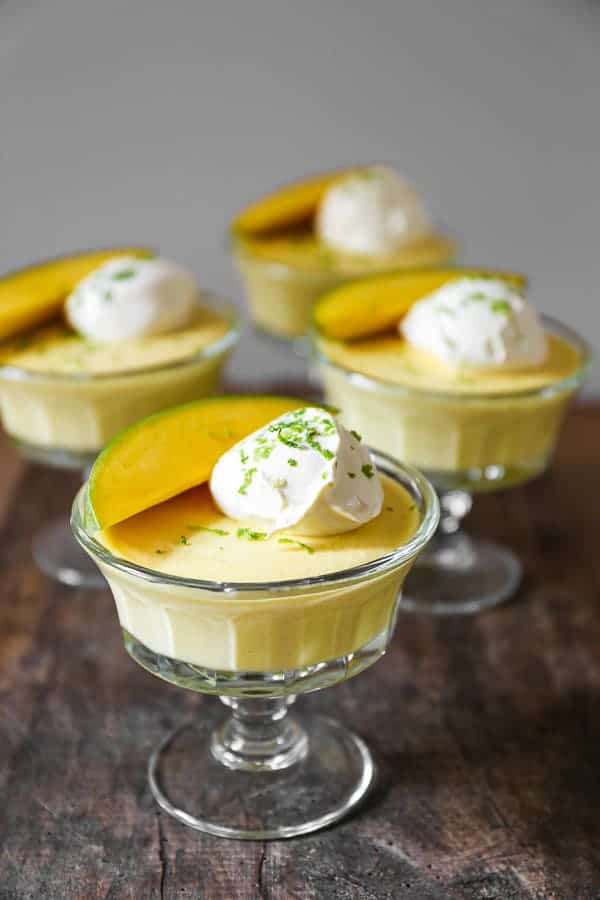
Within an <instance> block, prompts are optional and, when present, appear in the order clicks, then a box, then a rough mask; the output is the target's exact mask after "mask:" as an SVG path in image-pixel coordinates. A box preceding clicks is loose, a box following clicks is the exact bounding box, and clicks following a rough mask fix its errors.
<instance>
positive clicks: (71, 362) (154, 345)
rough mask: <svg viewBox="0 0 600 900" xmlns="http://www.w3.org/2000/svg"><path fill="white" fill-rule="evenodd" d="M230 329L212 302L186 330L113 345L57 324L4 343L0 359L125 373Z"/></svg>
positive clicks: (185, 355)
mask: <svg viewBox="0 0 600 900" xmlns="http://www.w3.org/2000/svg"><path fill="white" fill-rule="evenodd" d="M227 331H228V323H227V321H226V320H225V319H224V318H223V316H221V315H219V314H218V313H217V312H215V311H214V310H211V309H209V308H208V307H206V308H205V309H202V310H199V312H198V315H197V316H196V320H195V321H194V322H193V323H192V324H191V325H190V327H189V328H186V329H185V331H180V332H174V333H171V334H164V335H157V336H155V337H147V338H143V339H139V340H130V341H122V342H118V343H113V344H97V343H93V342H92V341H90V340H87V339H86V338H83V337H80V336H79V335H78V334H76V333H74V332H73V331H71V330H70V329H68V328H66V327H65V326H62V325H54V326H48V327H46V328H44V329H40V330H39V331H36V332H34V333H32V334H29V335H25V336H24V337H21V338H17V339H16V340H14V341H11V342H5V343H4V344H1V345H0V364H2V365H8V366H14V367H15V368H18V369H22V370H23V371H25V372H29V373H32V374H40V375H44V374H45V375H66V376H68V375H113V374H115V373H118V374H119V375H121V374H126V373H130V372H139V371H140V370H141V369H155V368H158V367H161V366H169V365H172V364H176V363H179V362H181V361H182V360H185V359H189V358H191V357H193V356H195V355H196V354H198V353H199V352H201V351H202V350H204V349H205V348H206V347H209V346H210V345H211V344H216V343H217V342H219V341H220V340H222V338H223V337H225V335H226V334H227Z"/></svg>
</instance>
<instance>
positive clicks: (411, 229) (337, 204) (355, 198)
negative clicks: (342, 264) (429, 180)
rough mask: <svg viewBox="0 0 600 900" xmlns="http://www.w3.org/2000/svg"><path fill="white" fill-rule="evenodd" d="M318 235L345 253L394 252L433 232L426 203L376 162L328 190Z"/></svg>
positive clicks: (370, 253)
mask: <svg viewBox="0 0 600 900" xmlns="http://www.w3.org/2000/svg"><path fill="white" fill-rule="evenodd" d="M316 228H317V235H318V237H319V238H320V239H321V240H322V241H323V243H325V244H327V245H328V246H329V247H332V248H333V249H335V250H339V251H340V252H342V253H361V254H365V255H367V256H388V255H391V254H393V253H395V252H396V251H398V250H400V249H401V248H402V247H403V246H405V245H406V244H410V243H411V242H412V241H414V240H417V239H419V238H420V237H422V236H423V234H425V233H426V232H428V231H429V230H430V221H429V217H428V215H427V211H426V209H425V206H424V205H423V201H422V199H421V197H420V195H419V193H418V192H417V191H416V190H415V188H414V187H413V186H412V185H411V184H410V183H409V182H408V181H406V180H405V179H404V178H402V177H401V176H400V175H398V173H397V172H395V171H394V170H393V169H391V168H389V167H387V166H373V167H372V168H370V169H365V170H364V171H363V172H357V173H354V174H352V175H348V176H347V177H345V178H340V179H339V181H336V182H334V184H332V186H331V187H330V188H329V189H328V190H327V191H326V192H325V195H324V197H323V199H322V201H321V204H320V207H319V209H318V212H317V220H316Z"/></svg>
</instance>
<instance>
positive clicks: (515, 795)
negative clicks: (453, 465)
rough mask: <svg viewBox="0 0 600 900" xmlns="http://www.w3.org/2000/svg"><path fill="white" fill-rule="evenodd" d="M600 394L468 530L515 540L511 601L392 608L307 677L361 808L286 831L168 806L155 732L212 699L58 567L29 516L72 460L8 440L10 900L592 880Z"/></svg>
mask: <svg viewBox="0 0 600 900" xmlns="http://www.w3.org/2000/svg"><path fill="white" fill-rule="evenodd" d="M599 458H600V408H598V407H593V406H587V407H580V408H577V409H575V410H574V411H573V413H572V414H571V416H570V418H569V420H568V422H567V425H566V427H565V430H564V433H563V438H562V440H561V444H560V448H559V452H558V458H557V461H556V465H555V466H554V468H553V470H552V471H551V472H550V473H548V474H547V475H545V476H544V477H543V478H541V479H539V480H537V481H535V482H532V483H531V484H529V485H527V486H526V487H523V488H520V489H516V490H512V491H507V492H505V493H499V494H497V495H490V496H487V497H484V498H482V499H480V500H478V501H477V503H476V505H475V511H474V513H473V514H472V516H471V518H470V522H469V525H470V528H471V530H473V531H475V532H477V533H479V534H482V535H486V536H488V537H491V538H493V539H497V540H499V541H503V542H505V543H507V544H508V545H510V546H511V547H512V548H513V549H514V550H515V551H516V552H517V553H518V554H519V555H520V556H521V558H522V559H523V560H524V563H525V570H526V580H525V584H524V586H523V588H522V590H521V591H520V593H519V596H518V597H517V598H516V599H515V600H514V602H512V603H510V604H508V605H506V606H504V607H501V608H500V609H497V610H495V611H492V612H488V613H485V614H484V615H480V616H477V617H474V618H460V619H458V618H457V619H451V620H448V621H444V620H434V619H431V618H428V617H425V616H422V617H418V616H410V615H402V616H401V617H400V619H399V623H398V628H397V632H396V636H395V639H394V641H393V645H392V647H391V650H390V652H389V653H388V655H387V656H386V657H385V658H384V659H383V660H382V661H381V662H380V663H379V664H378V665H376V666H375V667H374V668H373V669H371V670H370V671H369V672H367V673H365V674H363V675H362V676H361V677H359V678H357V679H356V680H355V681H352V682H349V683H347V684H344V685H341V686H339V687H337V688H334V689H330V690H328V691H324V692H323V693H322V694H316V695H313V696H311V697H308V698H305V699H304V700H302V701H301V702H302V703H303V704H304V705H305V706H306V707H308V708H312V709H319V710H324V711H328V712H332V713H334V714H335V715H337V716H339V717H341V718H342V719H343V720H344V721H345V722H346V723H347V724H348V725H349V726H351V727H353V728H355V729H356V730H357V731H358V732H359V733H360V734H362V735H363V736H364V737H365V738H366V739H367V741H368V743H369V745H370V746H371V748H372V749H373V751H374V752H375V755H376V758H377V761H378V764H379V767H380V772H381V778H380V782H379V785H378V788H377V790H376V792H375V794H374V795H373V797H372V798H371V800H370V801H369V803H368V805H367V806H366V807H365V808H364V809H363V810H362V811H361V812H360V813H359V814H358V815H356V816H355V817H354V818H352V819H350V820H348V821H347V822H345V823H343V824H342V825H339V826H338V827H336V828H333V829H331V830H329V831H326V832H323V833H320V834H317V835H314V836H312V837H307V838H303V839H297V840H294V841H290V842H279V843H270V844H246V843H241V842H240V843H237V842H229V841H219V840H216V839H213V838H209V837H203V836H201V835H199V834H197V833H194V832H192V831H189V830H187V829H186V828H184V827H183V826H180V825H178V824H177V823H175V822H174V821H172V820H170V819H169V818H168V817H167V816H165V815H164V814H161V813H159V812H158V811H157V809H156V807H155V806H154V803H153V801H152V799H151V797H150V794H149V789H148V787H147V782H146V761H147V757H148V755H149V753H150V750H151V749H152V748H153V746H154V745H155V744H156V743H157V742H158V740H159V738H160V737H161V736H162V735H163V734H164V733H165V731H166V730H167V729H168V728H169V727H171V726H172V725H174V724H175V723H176V722H177V721H178V720H179V719H181V718H182V717H184V716H186V715H189V713H190V712H191V711H193V710H197V711H200V710H201V708H202V706H203V704H206V703H215V702H216V701H214V700H210V699H205V698H202V697H198V696H195V695H192V694H188V693H186V692H183V691H178V690H177V689H175V688H173V687H170V686H168V685H166V684H163V683H161V682H159V681H157V680H155V679H152V678H151V677H150V676H149V675H147V674H146V673H144V672H143V671H142V670H140V669H138V668H137V667H136V666H135V664H134V663H133V662H131V661H130V660H129V659H128V657H127V656H126V655H125V653H124V651H123V650H122V647H121V639H120V634H119V631H118V628H117V622H116V617H115V615H114V611H113V608H112V600H111V597H110V595H109V594H108V592H103V591H98V592H92V593H84V592H80V591H74V590H69V589H66V588H62V587H60V586H58V585H55V584H53V583H51V582H50V581H48V580H47V579H45V578H44V577H43V576H42V575H41V574H39V573H38V572H37V571H36V570H35V569H34V567H33V565H32V562H31V558H30V539H31V534H32V532H33V530H34V529H35V527H36V526H37V525H38V523H39V522H40V521H41V520H42V519H45V518H48V517H50V516H52V515H58V514H60V513H62V512H66V509H67V506H68V504H69V501H70V498H71V496H72V495H73V493H74V490H75V488H76V485H77V480H76V478H74V477H71V476H69V475H65V474H61V473H56V472H51V471H49V470H44V469H41V468H34V467H27V466H25V465H24V464H22V463H20V462H19V461H18V460H16V458H15V456H14V452H13V450H12V449H11V448H10V447H9V446H8V445H7V444H2V446H1V447H0V466H1V467H2V468H1V471H2V475H3V477H2V479H1V481H2V484H1V486H0V522H1V527H2V535H1V540H0V577H1V579H2V603H1V608H0V616H1V627H0V716H1V718H0V730H1V733H0V759H1V763H2V765H1V768H0V779H1V788H2V794H1V798H2V802H1V803H0V839H1V845H2V849H1V866H0V872H1V877H0V898H2V900H5V898H6V900H8V898H11V900H12V898H44V900H46V898H47V900H62V898H66V900H71V898H81V900H100V898H103V900H145V898H149V900H150V898H152V900H154V898H156V900H158V898H163V900H175V898H177V900H197V898H207V900H238V898H239V900H259V898H260V900H294V898H296V900H319V898H339V900H383V898H390V900H391V898H394V900H396V898H398V900H416V898H419V900H458V898H461V900H462V898H465V900H476V898H477V900H484V898H485V900H534V898H535V900H542V898H543V900H594V898H596V900H597V898H600V775H599V762H600V615H599V610H598V600H599V590H598V588H599V583H600V545H599V543H598V535H599V534H600V504H599V499H600V467H599V465H598V459H599Z"/></svg>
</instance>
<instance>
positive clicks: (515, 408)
mask: <svg viewBox="0 0 600 900" xmlns="http://www.w3.org/2000/svg"><path fill="white" fill-rule="evenodd" d="M543 322H544V326H545V328H546V330H547V331H549V332H551V333H553V334H556V335H558V336H559V337H562V338H563V339H564V340H566V341H568V342H569V343H571V344H573V345H574V346H575V347H576V348H577V349H578V350H579V354H580V365H579V368H578V369H577V371H575V372H574V373H573V374H572V375H571V376H569V377H568V378H563V379H561V380H557V381H556V382H554V383H552V384H549V385H547V386H546V387H544V388H541V389H538V390H533V391H521V392H517V391H515V392H514V393H511V394H490V393H480V394H478V393H477V392H474V391H473V392H472V391H469V393H468V394H467V393H460V394H459V393H447V394H444V393H439V392H433V391H429V390H419V389H417V388H412V387H410V388H409V387H404V386H402V385H400V384H395V383H392V382H387V381H383V380H380V379H377V378H372V377H369V376H367V375H363V374H361V373H360V372H355V371H352V370H350V369H347V368H345V367H343V366H341V365H339V364H338V363H336V362H334V361H333V360H331V359H329V358H328V357H327V354H326V351H325V350H324V349H323V347H322V345H320V344H319V341H318V338H316V342H315V362H316V368H317V373H318V377H319V379H320V381H321V383H322V385H323V387H324V391H325V399H326V401H327V402H328V403H331V404H332V405H333V406H336V407H338V408H339V409H341V410H342V413H341V418H342V419H344V418H345V419H347V421H348V422H351V423H352V427H353V428H356V429H357V430H358V431H360V432H361V434H362V435H363V436H364V437H365V439H366V440H367V441H368V443H369V444H371V445H372V446H374V447H380V448H382V449H384V450H386V451H388V452H390V453H393V454H394V455H395V456H396V457H398V458H399V459H402V460H403V461H406V462H408V463H411V464H412V465H415V466H418V467H419V468H420V469H421V470H422V471H423V472H425V474H426V475H427V477H428V478H429V479H430V481H431V482H432V484H433V485H434V486H435V487H436V489H437V491H438V493H439V497H440V505H441V519H440V525H439V528H438V531H437V534H436V536H435V538H434V540H433V541H432V542H431V544H430V545H429V547H428V548H427V551H426V552H425V553H424V554H423V555H422V556H421V557H420V559H419V564H418V566H417V567H416V568H415V570H414V572H413V573H412V574H411V577H410V580H409V582H408V584H407V590H406V592H405V593H404V595H403V598H402V606H403V608H405V609H409V610H416V611H422V612H428V613H434V614H437V615H448V614H456V613H474V612H478V611H479V610H482V609H485V608H487V607H492V606H495V605H496V604H497V603H500V602H501V601H502V600H505V599H506V598H508V597H509V596H511V595H512V594H513V593H514V591H515V590H516V588H517V587H518V585H519V582H520V580H521V575H522V569H521V563H520V562H519V560H518V559H517V558H516V557H515V556H514V554H513V553H512V552H511V551H510V550H508V549H507V548H505V547H499V546H497V545H496V544H493V543H491V542H489V541H483V540H480V539H478V538H471V537H470V536H469V535H467V534H466V533H465V532H464V531H463V530H462V520H463V518H464V517H465V516H466V515H467V513H468V512H469V510H470V509H471V506H472V496H471V495H472V494H473V493H478V492H481V491H496V490H500V489H501V488H507V487H512V486H513V485H517V484H520V483H522V482H525V481H528V480H529V479H531V478H534V477H535V476H536V475H539V474H540V473H541V472H543V471H544V470H545V469H546V468H547V467H548V465H549V463H550V460H551V458H552V454H553V452H554V448H555V446H556V441H557V438H558V434H559V430H560V426H561V423H562V420H563V416H564V413H565V411H566V408H567V404H568V402H569V400H570V399H571V397H572V396H573V394H574V393H575V391H576V390H577V388H578V387H579V385H580V384H581V382H582V381H583V378H584V375H585V372H586V371H587V368H588V365H589V362H590V348H589V346H588V344H587V343H586V342H585V341H584V340H583V339H582V338H581V337H580V336H579V335H577V334H576V333H575V332H574V331H572V330H571V329H570V328H567V326H566V325H562V324H561V323H560V322H557V321H555V320H554V319H551V318H549V317H547V316H544V317H543Z"/></svg>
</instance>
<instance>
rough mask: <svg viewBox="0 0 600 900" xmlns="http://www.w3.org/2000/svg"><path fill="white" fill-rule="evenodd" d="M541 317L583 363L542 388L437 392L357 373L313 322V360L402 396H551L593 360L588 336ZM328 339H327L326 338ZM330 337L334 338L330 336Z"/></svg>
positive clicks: (469, 399) (573, 383)
mask: <svg viewBox="0 0 600 900" xmlns="http://www.w3.org/2000/svg"><path fill="white" fill-rule="evenodd" d="M541 319H542V322H543V323H544V325H545V326H546V329H547V330H549V331H550V332H551V333H553V334H558V335H559V336H562V337H565V338H566V339H567V340H569V341H570V342H571V343H573V344H575V345H576V347H577V349H578V351H579V353H580V364H579V366H578V367H577V369H576V370H575V371H574V372H573V373H571V374H570V375H567V376H566V377H564V378H560V379H558V380H557V381H554V382H551V383H549V384H545V385H543V386H542V387H537V388H524V389H522V390H519V389H516V390H514V391H498V392H494V391H469V392H468V393H466V392H461V391H436V390H430V389H428V388H419V387H413V386H410V387H409V386H407V385H403V384H398V383H396V382H393V381H386V380H385V379H384V378H377V377H376V376H374V375H366V374H365V373H363V372H357V371H356V370H355V369H350V368H348V367H347V366H344V365H342V364H341V363H338V362H335V361H334V360H332V359H330V358H329V356H328V355H327V354H326V353H325V352H324V351H323V349H322V347H321V346H320V341H321V339H322V338H323V337H324V336H323V335H321V334H320V332H319V331H318V329H317V328H316V327H315V326H314V325H313V327H312V329H311V333H310V338H311V342H312V354H313V359H314V361H315V362H317V363H323V364H324V365H327V366H329V367H330V368H332V369H335V370H336V371H337V372H340V373H341V374H342V375H344V376H345V377H346V379H347V380H348V381H351V382H352V383H353V384H356V385H358V386H360V387H363V388H367V389H368V390H372V391H378V390H384V391H386V392H388V393H390V394H397V395H400V396H403V397H421V398H426V399H428V400H441V401H443V402H452V401H453V402H458V403H461V404H463V403H464V404H468V403H481V402H482V401H485V402H486V403H495V402H496V401H501V400H514V399H515V398H517V397H518V398H519V399H520V400H522V399H527V398H534V397H538V398H539V397H552V396H555V395H556V394H560V393H562V392H564V391H568V390H571V389H575V388H577V387H579V385H580V384H581V382H582V381H583V379H584V376H585V373H586V372H587V370H588V369H589V367H590V365H591V362H592V359H593V351H592V347H591V344H589V343H588V341H586V340H585V338H582V337H581V335H580V334H578V332H576V331H575V330H574V329H573V328H570V327H569V326H568V325H565V324H564V323H563V322H560V321H559V320H558V319H555V318H553V317H552V316H548V315H546V314H542V315H541ZM325 339H326V340H327V338H325ZM329 340H333V339H331V338H330V339H329Z"/></svg>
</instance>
